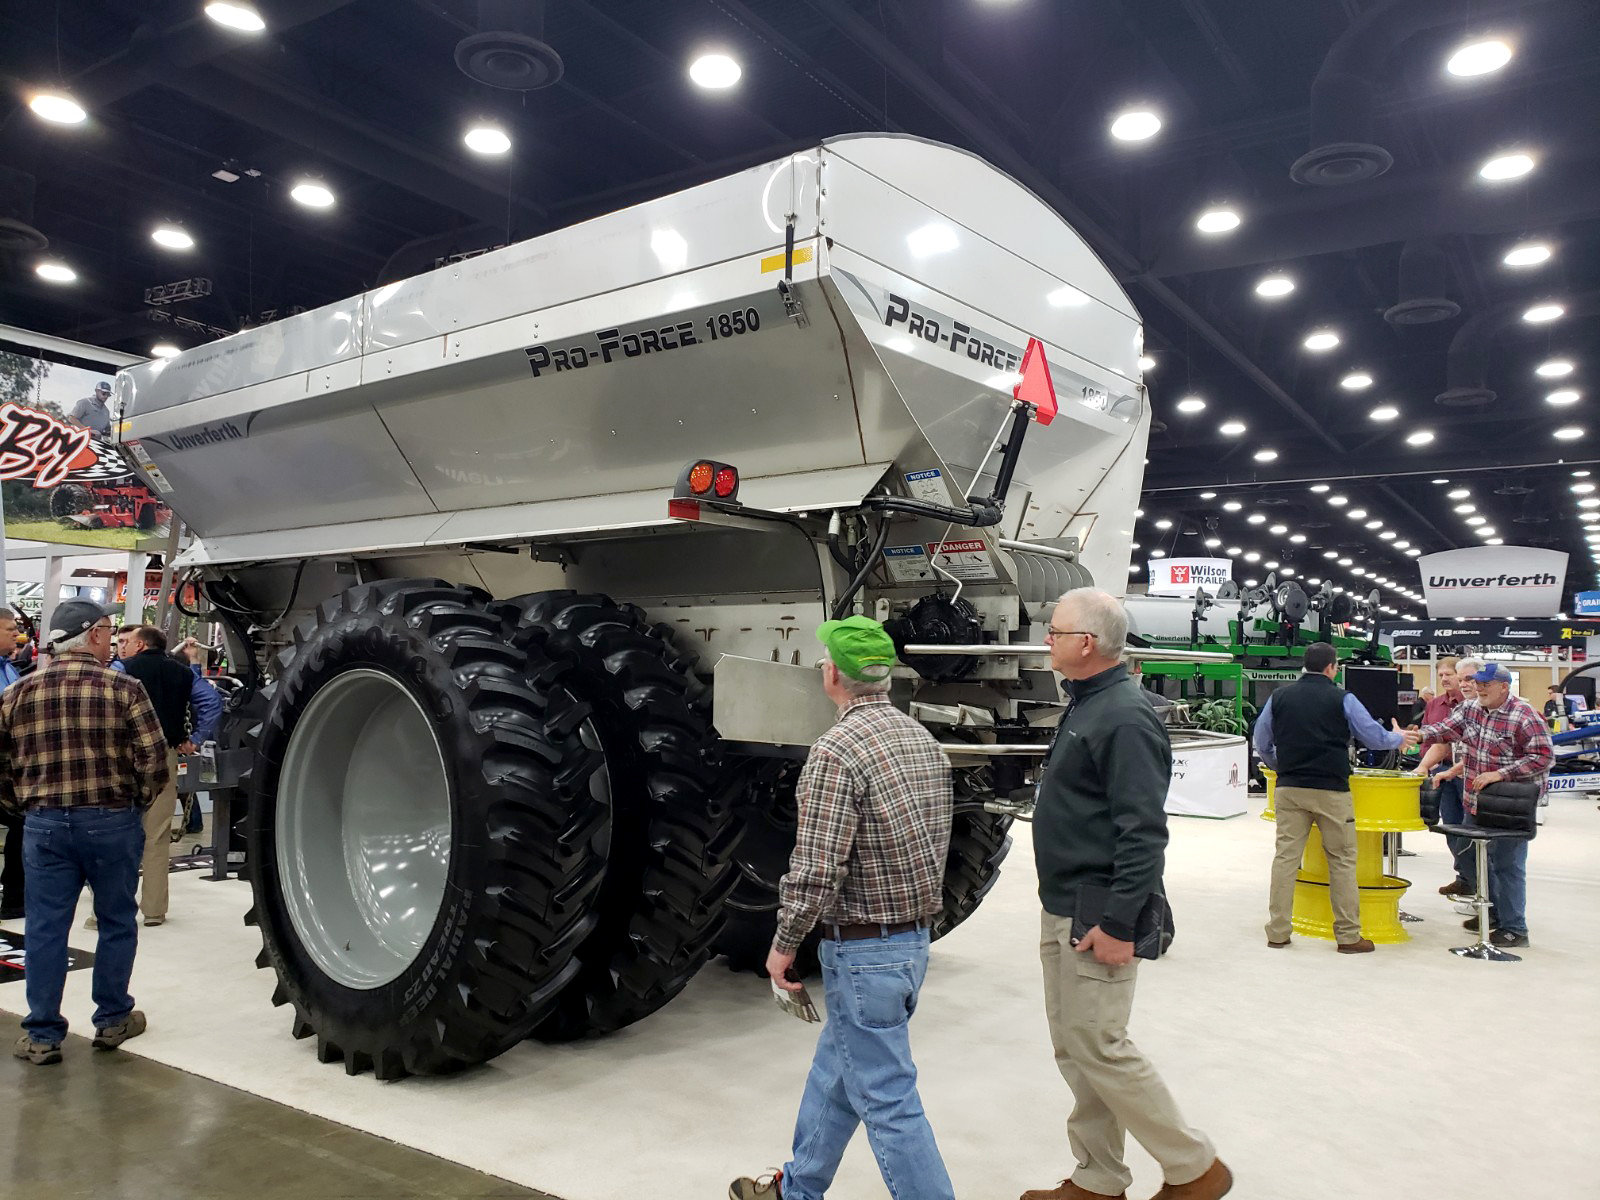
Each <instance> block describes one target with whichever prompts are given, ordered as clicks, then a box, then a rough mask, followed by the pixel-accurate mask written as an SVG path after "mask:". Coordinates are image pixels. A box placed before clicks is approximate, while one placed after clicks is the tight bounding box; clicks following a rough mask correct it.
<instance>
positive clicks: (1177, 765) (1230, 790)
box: [1165, 737, 1250, 817]
mask: <svg viewBox="0 0 1600 1200" xmlns="http://www.w3.org/2000/svg"><path fill="white" fill-rule="evenodd" d="M1247 754H1248V751H1247V750H1246V748H1245V740H1244V738H1242V737H1241V738H1219V739H1218V740H1217V742H1216V743H1215V744H1213V745H1204V744H1203V745H1178V746H1174V747H1173V749H1172V779H1171V782H1170V784H1169V785H1168V787H1167V801H1166V805H1165V807H1166V810H1167V812H1169V813H1171V814H1173V815H1174V816H1180V817H1237V816H1239V815H1240V814H1241V813H1244V812H1246V811H1247V810H1248V809H1249V792H1248V788H1249V778H1250V772H1249V764H1248V762H1247Z"/></svg>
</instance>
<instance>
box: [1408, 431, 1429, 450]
mask: <svg viewBox="0 0 1600 1200" xmlns="http://www.w3.org/2000/svg"><path fill="white" fill-rule="evenodd" d="M1431 441H1433V430H1431V429H1413V430H1412V431H1411V432H1410V433H1408V434H1406V445H1408V446H1426V445H1427V444H1428V443H1429V442H1431Z"/></svg>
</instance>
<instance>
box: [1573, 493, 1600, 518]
mask: <svg viewBox="0 0 1600 1200" xmlns="http://www.w3.org/2000/svg"><path fill="white" fill-rule="evenodd" d="M1578 507H1579V508H1600V499H1596V498H1595V497H1594V496H1585V497H1584V498H1583V499H1582V500H1579V501H1578ZM1588 519H1589V518H1588V517H1585V518H1584V520H1588Z"/></svg>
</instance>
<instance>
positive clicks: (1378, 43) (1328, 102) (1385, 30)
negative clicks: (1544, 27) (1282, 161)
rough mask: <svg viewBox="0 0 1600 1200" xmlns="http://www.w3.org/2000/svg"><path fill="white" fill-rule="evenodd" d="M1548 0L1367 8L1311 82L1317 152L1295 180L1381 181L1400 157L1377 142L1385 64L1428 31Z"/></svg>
mask: <svg viewBox="0 0 1600 1200" xmlns="http://www.w3.org/2000/svg"><path fill="white" fill-rule="evenodd" d="M1548 2H1549V0H1481V2H1480V3H1476V4H1470V5H1469V4H1463V3H1462V2H1461V0H1386V2H1385V3H1382V4H1380V5H1378V6H1377V7H1376V8H1374V9H1372V10H1371V11H1370V12H1367V13H1363V14H1362V15H1361V16H1359V17H1357V18H1356V19H1355V20H1354V21H1352V22H1350V27H1349V28H1348V29H1346V30H1345V31H1344V33H1342V34H1340V35H1339V39H1338V40H1337V41H1335V42H1334V43H1333V45H1332V46H1331V47H1329V49H1328V56H1327V57H1326V58H1325V59H1323V61H1322V68H1321V69H1320V70H1319V71H1318V72H1317V77H1316V79H1315V80H1314V81H1313V82H1312V84H1311V149H1310V150H1308V151H1307V152H1306V153H1305V154H1302V155H1301V156H1300V157H1299V158H1298V159H1296V160H1295V163H1294V165H1293V166H1292V167H1290V168H1289V178H1291V179H1293V180H1294V181H1295V182H1296V183H1303V184H1306V185H1308V186H1311V187H1340V186H1343V185H1344V184H1349V183H1361V182H1363V181H1365V180H1368V179H1376V178H1377V177H1378V176H1379V175H1382V174H1383V173H1384V172H1385V171H1387V170H1388V169H1389V168H1390V167H1392V166H1393V165H1394V155H1392V154H1390V153H1389V151H1387V150H1385V149H1384V148H1383V147H1382V146H1380V145H1378V144H1377V143H1376V142H1375V141H1373V127H1374V125H1375V124H1376V121H1375V118H1376V114H1377V108H1378V99H1379V97H1380V95H1381V94H1382V89H1383V87H1384V86H1385V84H1386V83H1388V82H1389V80H1390V78H1392V77H1391V76H1390V75H1389V74H1388V72H1386V71H1385V69H1384V68H1385V64H1386V63H1387V61H1388V59H1389V56H1390V55H1391V54H1392V53H1393V52H1394V50H1395V49H1396V48H1397V47H1398V46H1399V45H1400V44H1401V43H1402V42H1404V41H1406V40H1407V39H1408V38H1410V37H1413V36H1415V35H1416V34H1418V33H1421V32H1422V31H1423V30H1425V29H1433V28H1436V27H1438V26H1442V25H1456V24H1461V23H1462V22H1463V19H1471V20H1472V21H1473V22H1475V23H1479V24H1481V23H1482V22H1483V21H1484V20H1485V19H1487V18H1488V17H1491V16H1493V15H1496V14H1498V13H1502V12H1509V11H1511V10H1513V9H1518V8H1526V7H1529V6H1530V5H1532V4H1535V3H1548Z"/></svg>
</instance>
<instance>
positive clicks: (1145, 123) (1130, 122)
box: [1111, 108, 1161, 142]
mask: <svg viewBox="0 0 1600 1200" xmlns="http://www.w3.org/2000/svg"><path fill="white" fill-rule="evenodd" d="M1160 132H1161V118H1160V117H1158V116H1157V115H1156V114H1155V113H1153V112H1151V111H1150V110H1149V109H1147V108H1130V109H1128V110H1127V111H1126V112H1121V113H1118V114H1117V118H1116V120H1114V121H1112V122H1111V136H1112V137H1114V138H1116V139H1117V141H1119V142H1143V141H1147V140H1149V139H1150V138H1153V137H1155V135H1156V134H1158V133H1160Z"/></svg>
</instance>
